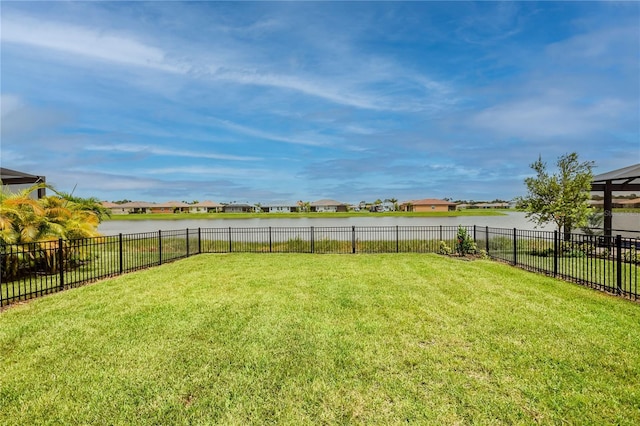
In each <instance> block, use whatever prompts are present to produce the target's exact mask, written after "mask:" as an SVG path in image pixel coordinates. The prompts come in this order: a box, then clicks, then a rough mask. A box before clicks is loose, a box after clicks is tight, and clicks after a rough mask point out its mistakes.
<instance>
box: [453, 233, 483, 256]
mask: <svg viewBox="0 0 640 426" xmlns="http://www.w3.org/2000/svg"><path fill="white" fill-rule="evenodd" d="M456 251H457V252H458V253H459V254H460V255H461V256H465V255H467V254H474V253H475V252H476V251H478V247H477V246H476V243H475V242H474V241H473V238H471V236H470V235H469V232H468V231H467V228H465V227H463V226H458V238H457V244H456Z"/></svg>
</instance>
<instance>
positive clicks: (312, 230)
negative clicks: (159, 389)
mask: <svg viewBox="0 0 640 426" xmlns="http://www.w3.org/2000/svg"><path fill="white" fill-rule="evenodd" d="M313 248H314V247H313V226H312V227H311V253H313V252H314V250H313Z"/></svg>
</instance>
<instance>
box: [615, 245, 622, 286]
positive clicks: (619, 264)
mask: <svg viewBox="0 0 640 426" xmlns="http://www.w3.org/2000/svg"><path fill="white" fill-rule="evenodd" d="M616 284H617V287H618V289H617V293H618V294H622V236H621V235H620V234H618V235H616Z"/></svg>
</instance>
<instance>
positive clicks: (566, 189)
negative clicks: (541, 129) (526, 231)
mask: <svg viewBox="0 0 640 426" xmlns="http://www.w3.org/2000/svg"><path fill="white" fill-rule="evenodd" d="M556 166H557V169H558V171H557V173H554V174H550V173H549V172H548V171H547V165H546V163H545V162H543V161H542V157H539V158H538V160H537V161H536V162H534V163H533V164H531V168H532V169H533V170H534V171H535V172H536V176H535V177H528V178H526V179H525V180H524V183H525V184H526V186H527V190H528V193H527V195H526V196H524V197H519V198H518V207H519V208H520V209H521V210H524V211H526V212H527V218H531V219H533V221H534V222H536V223H537V224H538V225H543V224H546V223H551V222H553V223H555V224H556V225H557V226H558V230H559V231H560V230H562V231H563V232H564V234H565V239H567V238H568V237H569V234H570V233H571V230H572V229H573V228H574V227H580V226H584V225H586V224H587V218H588V216H589V213H590V208H589V204H588V203H587V201H588V200H589V197H590V194H589V192H590V190H591V181H592V179H593V173H592V168H593V166H594V163H593V162H592V161H583V162H580V159H579V158H578V154H577V153H575V152H573V153H571V154H565V155H563V156H561V157H559V158H558V160H557V163H556Z"/></svg>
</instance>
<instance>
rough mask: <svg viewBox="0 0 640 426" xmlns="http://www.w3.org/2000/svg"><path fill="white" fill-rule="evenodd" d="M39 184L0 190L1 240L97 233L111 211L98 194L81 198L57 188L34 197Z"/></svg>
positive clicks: (49, 238) (19, 240) (48, 186)
mask: <svg viewBox="0 0 640 426" xmlns="http://www.w3.org/2000/svg"><path fill="white" fill-rule="evenodd" d="M42 187H43V184H37V185H34V186H32V187H30V188H27V189H25V190H22V191H18V192H10V191H8V190H6V188H3V189H2V192H0V243H5V244H13V243H30V242H39V241H46V240H53V239H58V238H63V239H73V238H85V237H95V236H98V235H100V234H99V233H98V224H99V223H100V222H101V220H102V219H103V218H104V217H105V216H106V215H108V211H107V210H106V209H105V208H104V207H103V206H102V205H101V204H100V202H99V201H98V200H97V199H95V198H81V197H76V196H73V195H72V194H67V193H64V192H58V191H56V190H55V189H54V188H53V187H51V186H50V185H46V187H47V188H48V189H51V190H52V191H54V192H55V193H56V195H50V196H47V197H44V198H41V199H38V200H37V199H34V198H32V197H31V196H30V194H31V193H32V192H34V191H37V190H38V189H39V188H42Z"/></svg>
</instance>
